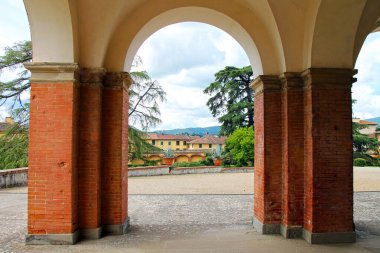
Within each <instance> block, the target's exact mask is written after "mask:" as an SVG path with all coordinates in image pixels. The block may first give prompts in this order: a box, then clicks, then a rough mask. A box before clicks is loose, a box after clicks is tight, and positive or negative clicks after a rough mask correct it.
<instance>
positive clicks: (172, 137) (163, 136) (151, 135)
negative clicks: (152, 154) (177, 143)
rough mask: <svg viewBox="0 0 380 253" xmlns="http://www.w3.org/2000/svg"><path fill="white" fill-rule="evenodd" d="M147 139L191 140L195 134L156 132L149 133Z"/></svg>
mask: <svg viewBox="0 0 380 253" xmlns="http://www.w3.org/2000/svg"><path fill="white" fill-rule="evenodd" d="M146 139H147V140H181V141H190V140H192V139H193V136H187V135H181V134H156V133H148V134H147V137H146Z"/></svg>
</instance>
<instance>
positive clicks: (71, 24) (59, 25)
mask: <svg viewBox="0 0 380 253" xmlns="http://www.w3.org/2000/svg"><path fill="white" fill-rule="evenodd" d="M24 3H25V7H26V11H27V14H28V20H29V25H30V30H31V37H32V40H33V61H34V62H59V63H73V62H77V61H78V57H77V54H78V41H77V37H78V36H77V29H76V20H77V19H76V17H77V14H76V6H75V4H73V2H72V1H50V0H41V1H31V0H25V1H24ZM46 34H49V36H46Z"/></svg>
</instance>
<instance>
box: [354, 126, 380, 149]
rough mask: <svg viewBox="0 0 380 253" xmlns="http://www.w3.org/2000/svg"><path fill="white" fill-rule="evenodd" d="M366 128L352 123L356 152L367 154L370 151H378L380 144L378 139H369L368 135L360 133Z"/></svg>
mask: <svg viewBox="0 0 380 253" xmlns="http://www.w3.org/2000/svg"><path fill="white" fill-rule="evenodd" d="M365 127H366V126H362V125H359V124H358V123H352V144H353V149H354V152H359V153H366V152H368V151H370V150H373V151H377V149H378V148H379V146H380V142H378V141H377V140H376V139H373V138H369V137H368V136H367V135H365V134H362V133H360V129H363V128H365Z"/></svg>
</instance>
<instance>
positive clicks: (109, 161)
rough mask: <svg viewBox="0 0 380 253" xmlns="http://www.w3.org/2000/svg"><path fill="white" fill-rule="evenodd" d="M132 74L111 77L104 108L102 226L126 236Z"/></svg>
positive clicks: (108, 81)
mask: <svg viewBox="0 0 380 253" xmlns="http://www.w3.org/2000/svg"><path fill="white" fill-rule="evenodd" d="M131 83H132V80H131V78H130V76H129V74H128V73H124V72H114V73H107V74H106V77H105V81H104V90H103V104H102V115H103V116H102V117H103V120H102V225H103V230H104V231H105V232H106V233H109V234H123V233H125V232H126V230H127V228H128V225H129V218H128V108H129V97H128V88H129V85H130V84H131Z"/></svg>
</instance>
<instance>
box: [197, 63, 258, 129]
mask: <svg viewBox="0 0 380 253" xmlns="http://www.w3.org/2000/svg"><path fill="white" fill-rule="evenodd" d="M252 80H253V72H252V68H251V66H246V67H243V68H236V67H230V66H227V67H225V68H224V69H223V70H220V71H219V72H217V73H216V74H215V82H213V83H211V84H210V85H209V86H208V87H207V88H206V89H205V90H204V91H203V92H204V93H206V94H208V95H210V96H211V98H210V99H209V100H208V101H207V106H208V107H209V109H210V111H211V113H212V115H213V116H214V117H218V121H219V122H220V123H222V126H221V130H220V134H221V135H230V134H232V132H233V131H235V130H236V129H238V128H239V127H246V126H253V112H254V111H253V92H252V89H251V88H250V87H249V84H250V83H251V82H252Z"/></svg>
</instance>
